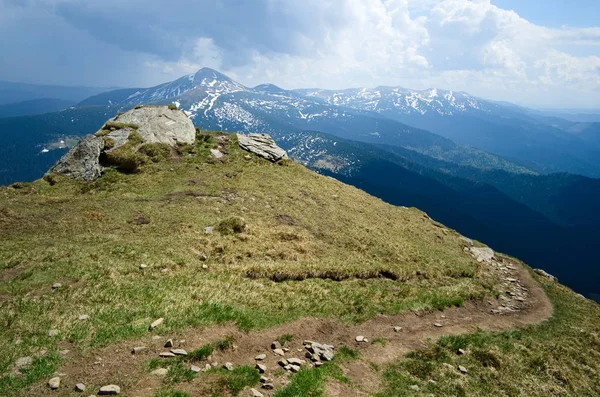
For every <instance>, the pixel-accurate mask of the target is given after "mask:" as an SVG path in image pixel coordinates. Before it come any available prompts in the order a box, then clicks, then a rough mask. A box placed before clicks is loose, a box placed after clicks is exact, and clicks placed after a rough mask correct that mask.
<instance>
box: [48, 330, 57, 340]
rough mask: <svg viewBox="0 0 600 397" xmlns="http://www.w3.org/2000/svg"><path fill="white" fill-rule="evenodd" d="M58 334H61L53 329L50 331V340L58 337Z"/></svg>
mask: <svg viewBox="0 0 600 397" xmlns="http://www.w3.org/2000/svg"><path fill="white" fill-rule="evenodd" d="M58 333H59V331H58V330H57V329H51V330H50V331H48V336H49V337H50V338H53V337H55V336H57V335H58Z"/></svg>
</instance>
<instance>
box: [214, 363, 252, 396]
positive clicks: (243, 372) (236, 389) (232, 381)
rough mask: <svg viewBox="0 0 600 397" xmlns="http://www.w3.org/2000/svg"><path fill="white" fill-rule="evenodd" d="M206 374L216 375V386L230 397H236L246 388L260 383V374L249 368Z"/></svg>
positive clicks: (246, 366)
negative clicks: (229, 394) (231, 396)
mask: <svg viewBox="0 0 600 397" xmlns="http://www.w3.org/2000/svg"><path fill="white" fill-rule="evenodd" d="M207 373H210V374H218V375H219V380H218V382H217V383H218V385H219V386H220V388H221V389H226V390H227V391H228V392H229V393H231V395H233V396H237V395H238V394H240V393H241V392H242V390H244V389H245V388H246V387H252V386H255V385H257V384H258V383H259V382H260V374H259V373H258V371H257V370H256V369H255V368H254V367H251V366H248V365H245V366H241V367H236V368H234V369H233V370H232V371H228V370H225V369H212V370H210V371H208V372H207Z"/></svg>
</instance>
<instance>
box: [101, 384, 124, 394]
mask: <svg viewBox="0 0 600 397" xmlns="http://www.w3.org/2000/svg"><path fill="white" fill-rule="evenodd" d="M120 393H121V388H120V387H119V386H117V385H106V386H102V387H101V388H100V391H99V392H98V394H99V395H101V396H114V395H117V394H120Z"/></svg>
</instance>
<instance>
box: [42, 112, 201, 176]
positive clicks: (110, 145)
mask: <svg viewBox="0 0 600 397" xmlns="http://www.w3.org/2000/svg"><path fill="white" fill-rule="evenodd" d="M195 139H196V129H195V128H194V125H193V123H192V121H191V120H190V119H189V118H188V117H187V116H186V115H185V113H183V112H182V111H179V110H176V109H171V108H169V107H167V106H143V107H138V108H136V109H132V110H130V111H128V112H126V113H123V114H120V115H118V116H116V117H113V118H112V119H110V120H108V121H107V122H106V124H105V125H104V126H103V127H102V129H101V130H100V131H98V132H97V133H96V135H87V136H85V137H84V138H83V139H82V140H81V141H79V142H78V143H77V144H76V145H75V146H74V147H73V148H72V149H71V150H70V151H69V152H68V153H67V154H65V155H64V156H63V157H62V158H61V159H60V160H59V161H58V162H57V163H56V164H55V165H54V166H53V167H52V168H51V169H50V170H49V172H50V173H55V174H59V175H64V176H69V177H73V178H80V179H84V180H87V181H90V180H93V179H96V178H98V177H99V176H100V175H101V174H102V172H103V170H104V169H105V168H106V167H114V168H119V169H123V170H128V171H133V170H135V168H136V166H137V165H138V164H137V163H138V162H139V158H140V157H139V156H137V157H136V156H135V154H136V152H137V150H138V149H139V148H140V147H141V146H142V145H143V144H147V143H161V144H166V145H169V146H175V145H177V144H190V145H191V144H194V141H195ZM126 144H129V145H128V146H126ZM124 147H126V148H127V151H128V153H119V154H118V155H116V153H117V152H116V151H117V150H118V149H120V148H124ZM110 153H113V156H110V155H109V154H110ZM111 157H112V158H116V159H117V162H118V161H121V162H122V164H115V161H112V162H111V161H110V160H111ZM119 165H122V167H120V166H119Z"/></svg>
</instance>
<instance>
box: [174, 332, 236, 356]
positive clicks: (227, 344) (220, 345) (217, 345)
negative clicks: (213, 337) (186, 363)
mask: <svg viewBox="0 0 600 397" xmlns="http://www.w3.org/2000/svg"><path fill="white" fill-rule="evenodd" d="M232 345H233V338H232V337H227V338H225V339H221V340H218V341H216V342H213V343H208V344H206V345H202V346H201V347H200V348H198V349H196V350H194V351H192V352H190V353H189V354H188V355H187V357H186V358H185V359H186V360H191V361H203V360H206V359H207V358H208V357H209V356H210V355H211V354H213V352H214V351H215V350H220V351H225V350H227V349H229V348H231V346H232Z"/></svg>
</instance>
